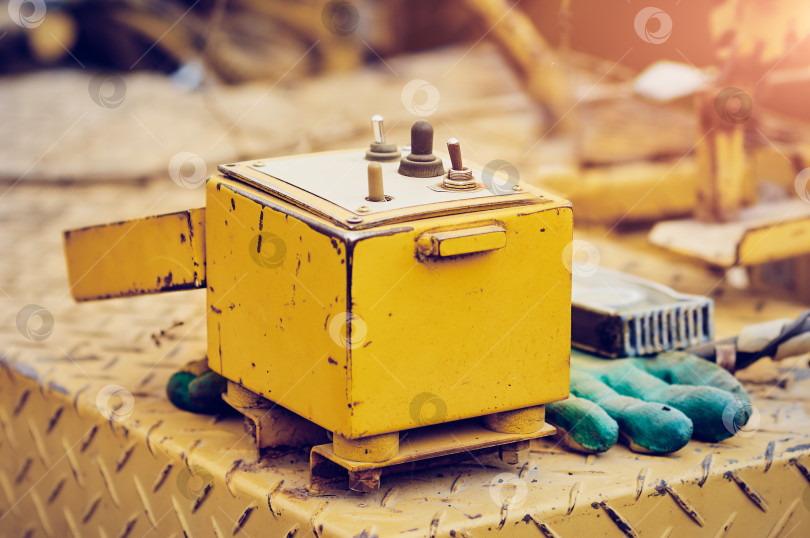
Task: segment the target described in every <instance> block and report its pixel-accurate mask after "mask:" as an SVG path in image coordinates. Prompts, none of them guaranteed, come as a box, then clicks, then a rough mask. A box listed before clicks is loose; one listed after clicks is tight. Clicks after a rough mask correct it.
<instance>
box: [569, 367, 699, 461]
mask: <svg viewBox="0 0 810 538" xmlns="http://www.w3.org/2000/svg"><path fill="white" fill-rule="evenodd" d="M639 373H643V372H640V371H639ZM656 381H658V380H657V379H656ZM658 382H659V383H660V381H658ZM571 393H572V394H573V395H574V396H577V397H580V398H585V399H587V400H590V401H592V402H593V403H595V404H597V405H598V406H599V407H601V408H602V409H604V410H605V412H606V413H607V414H608V416H610V418H612V419H613V420H615V421H616V423H617V424H618V426H619V435H620V436H621V439H622V442H624V443H625V444H627V445H628V446H629V447H630V449H631V450H634V451H636V452H645V453H653V454H666V453H669V452H675V451H676V450H680V449H681V448H683V447H684V446H686V444H687V443H688V442H689V439H690V438H691V437H692V421H690V420H689V418H688V417H687V416H686V415H685V414H684V413H682V412H680V411H678V410H677V409H673V408H672V407H668V406H666V405H661V404H660V403H654V402H647V401H642V400H640V399H637V398H634V397H628V395H622V394H619V393H617V391H615V390H613V389H612V388H611V387H610V386H608V385H607V384H605V383H603V382H602V381H600V380H599V379H597V378H596V377H594V376H593V375H591V374H589V373H586V372H583V371H578V370H572V371H571Z"/></svg>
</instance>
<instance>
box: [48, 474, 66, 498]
mask: <svg viewBox="0 0 810 538" xmlns="http://www.w3.org/2000/svg"><path fill="white" fill-rule="evenodd" d="M64 485H65V479H64V478H63V479H62V480H60V481H59V482H57V483H56V487H54V488H53V490H51V494H50V495H48V504H53V501H55V500H56V498H57V497H58V496H59V493H60V492H61V491H62V487H63V486H64Z"/></svg>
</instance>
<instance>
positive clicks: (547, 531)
mask: <svg viewBox="0 0 810 538" xmlns="http://www.w3.org/2000/svg"><path fill="white" fill-rule="evenodd" d="M523 522H524V523H529V522H532V523H534V525H535V526H536V527H537V530H539V531H540V533H541V534H542V535H543V536H545V537H546V538H559V535H558V534H557V533H556V532H554V531H553V530H551V527H549V526H548V525H546V522H545V521H543V520H542V519H540V518H539V517H537V516H533V515H530V514H526V515H525V516H524V517H523Z"/></svg>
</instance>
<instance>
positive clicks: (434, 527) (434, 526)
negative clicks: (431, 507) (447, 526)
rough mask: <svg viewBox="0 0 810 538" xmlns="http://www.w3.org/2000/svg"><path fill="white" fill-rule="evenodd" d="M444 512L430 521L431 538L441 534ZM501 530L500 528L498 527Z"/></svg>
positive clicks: (438, 513) (437, 514)
mask: <svg viewBox="0 0 810 538" xmlns="http://www.w3.org/2000/svg"><path fill="white" fill-rule="evenodd" d="M443 513H444V512H437V513H436V515H435V516H433V519H432V520H430V534H429V536H430V538H436V536H438V534H439V520H440V519H441V518H442V514H443ZM498 528H500V527H498Z"/></svg>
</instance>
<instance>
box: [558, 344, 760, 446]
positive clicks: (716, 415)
mask: <svg viewBox="0 0 810 538" xmlns="http://www.w3.org/2000/svg"><path fill="white" fill-rule="evenodd" d="M750 412H751V402H750V399H749V398H748V394H746V392H745V389H744V388H743V387H742V385H740V383H739V381H737V380H736V379H735V378H734V376H732V375H731V374H730V373H728V372H727V371H726V370H724V369H722V368H720V367H719V366H717V365H716V364H714V363H712V362H708V361H706V360H704V359H701V358H699V357H696V356H694V355H691V354H689V353H685V352H681V351H670V352H667V353H662V354H660V355H658V356H657V357H656V358H652V359H647V358H632V359H620V360H611V361H606V360H604V359H597V358H595V357H592V356H590V355H586V354H585V353H581V352H577V351H573V352H572V361H571V397H570V398H569V399H567V400H564V401H562V402H555V403H551V404H547V405H546V420H547V421H548V422H549V423H551V424H553V425H554V426H556V427H557V430H558V431H557V435H558V438H559V439H560V440H561V442H562V444H563V445H565V446H566V447H568V448H569V449H571V450H575V451H578V452H585V453H596V452H604V451H605V450H608V449H609V448H611V447H612V446H613V445H615V444H616V442H617V441H618V440H621V441H622V442H623V443H625V444H627V445H628V447H630V449H631V450H634V451H636V452H645V453H652V454H665V453H668V452H674V451H676V450H679V449H681V448H683V447H684V446H685V445H686V444H687V443H688V442H689V439H690V438H692V437H694V438H695V439H698V440H701V441H709V442H718V441H722V440H723V439H727V438H729V437H731V436H733V435H734V434H735V433H736V432H737V431H738V430H739V429H740V428H742V427H743V426H745V424H746V423H747V422H748V418H749V416H750Z"/></svg>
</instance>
